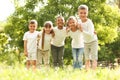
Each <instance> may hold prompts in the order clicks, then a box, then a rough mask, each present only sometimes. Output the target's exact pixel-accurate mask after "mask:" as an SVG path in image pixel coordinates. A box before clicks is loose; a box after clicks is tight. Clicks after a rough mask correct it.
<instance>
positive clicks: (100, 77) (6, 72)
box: [0, 64, 120, 80]
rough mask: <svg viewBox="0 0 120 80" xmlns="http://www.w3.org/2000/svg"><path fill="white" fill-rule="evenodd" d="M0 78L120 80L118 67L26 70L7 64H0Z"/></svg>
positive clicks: (19, 79)
mask: <svg viewBox="0 0 120 80" xmlns="http://www.w3.org/2000/svg"><path fill="white" fill-rule="evenodd" d="M0 80H120V69H119V68H117V69H114V70H112V69H107V68H105V69H101V68H99V69H97V70H90V71H87V72H86V71H85V70H84V69H82V70H74V69H73V68H72V67H66V68H64V69H59V68H56V69H53V68H44V67H42V68H40V69H36V71H33V70H31V69H30V70H27V69H26V68H25V66H24V65H20V64H17V65H15V66H7V65H5V64H0Z"/></svg>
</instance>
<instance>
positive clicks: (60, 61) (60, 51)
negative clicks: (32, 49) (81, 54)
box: [58, 46, 64, 68]
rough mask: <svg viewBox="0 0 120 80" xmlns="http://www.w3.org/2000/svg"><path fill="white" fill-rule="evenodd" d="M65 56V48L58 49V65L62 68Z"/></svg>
mask: <svg viewBox="0 0 120 80" xmlns="http://www.w3.org/2000/svg"><path fill="white" fill-rule="evenodd" d="M63 55H64V46H61V47H59V49H58V65H59V67H61V68H63Z"/></svg>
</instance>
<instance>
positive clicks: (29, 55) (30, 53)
mask: <svg viewBox="0 0 120 80" xmlns="http://www.w3.org/2000/svg"><path fill="white" fill-rule="evenodd" d="M27 60H37V56H36V53H35V52H34V53H32V52H29V53H28V57H27Z"/></svg>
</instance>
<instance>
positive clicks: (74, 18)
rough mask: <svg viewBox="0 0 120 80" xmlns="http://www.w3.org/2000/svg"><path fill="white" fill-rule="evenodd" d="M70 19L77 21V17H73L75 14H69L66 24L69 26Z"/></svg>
mask: <svg viewBox="0 0 120 80" xmlns="http://www.w3.org/2000/svg"><path fill="white" fill-rule="evenodd" d="M71 19H73V20H74V21H76V22H78V21H77V18H76V17H75V16H70V17H69V18H68V20H67V26H68V27H69V24H68V23H69V21H70V20H71Z"/></svg>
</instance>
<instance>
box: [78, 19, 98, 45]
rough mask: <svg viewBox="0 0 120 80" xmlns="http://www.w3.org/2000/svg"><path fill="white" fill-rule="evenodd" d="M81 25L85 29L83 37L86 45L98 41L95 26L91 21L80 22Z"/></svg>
mask: <svg viewBox="0 0 120 80" xmlns="http://www.w3.org/2000/svg"><path fill="white" fill-rule="evenodd" d="M79 23H80V24H81V26H82V28H83V37H84V42H85V43H90V42H92V41H95V40H97V35H96V34H95V33H94V31H95V30H94V25H93V22H92V21H91V20H90V19H88V20H87V21H86V22H82V21H81V20H79Z"/></svg>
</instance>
